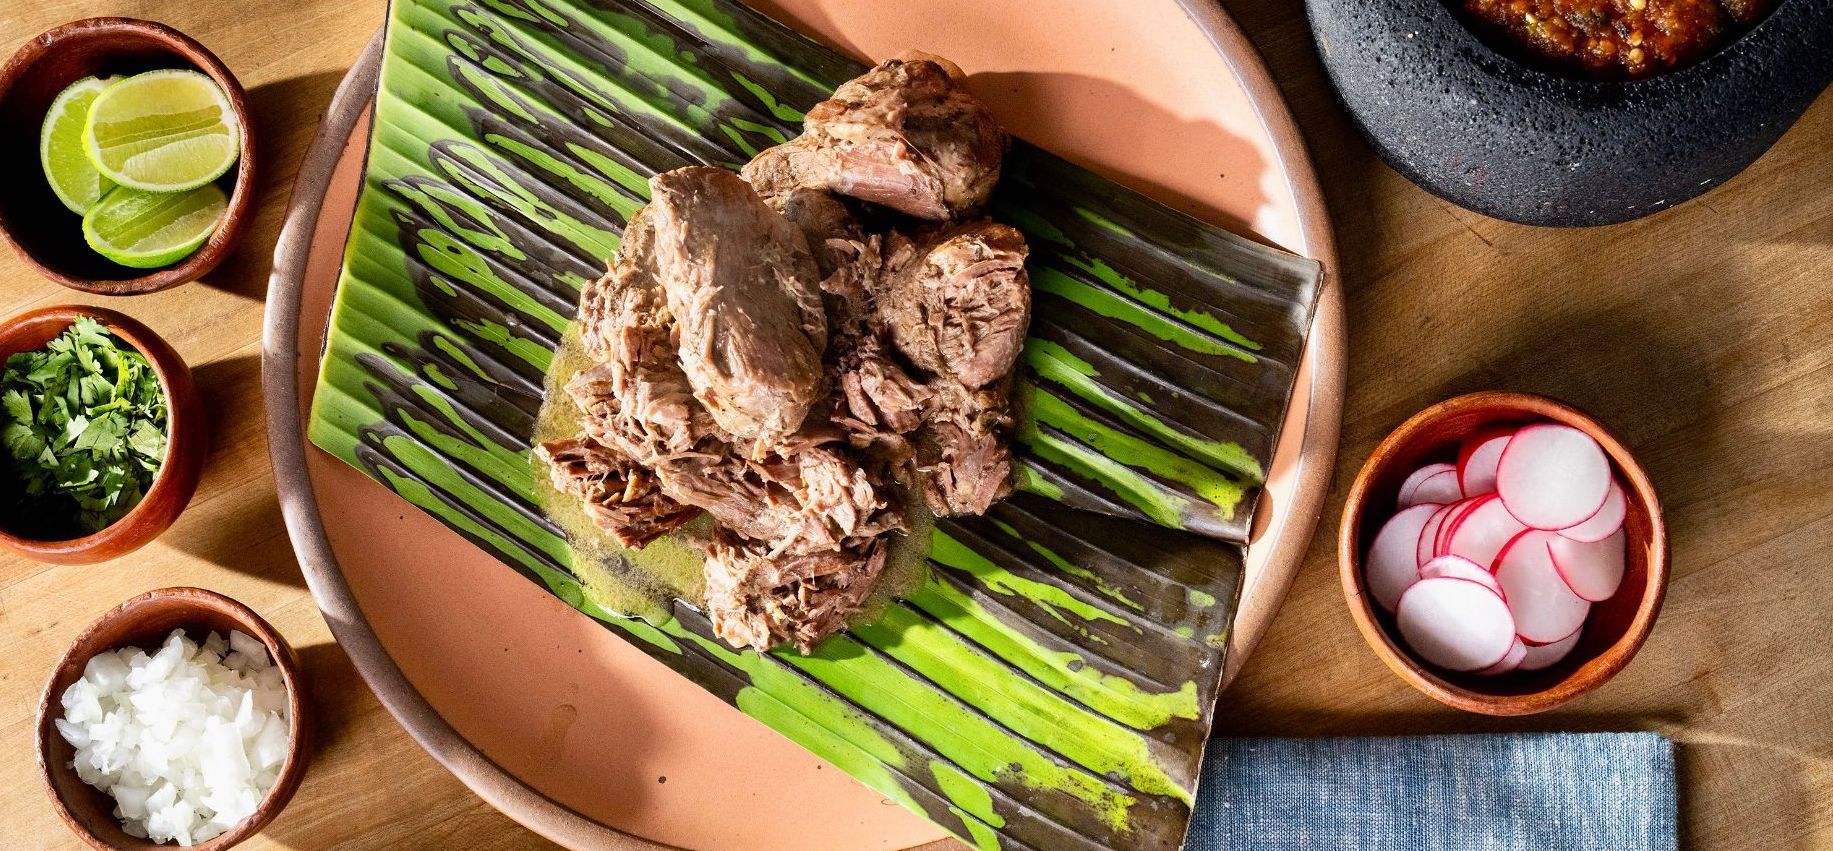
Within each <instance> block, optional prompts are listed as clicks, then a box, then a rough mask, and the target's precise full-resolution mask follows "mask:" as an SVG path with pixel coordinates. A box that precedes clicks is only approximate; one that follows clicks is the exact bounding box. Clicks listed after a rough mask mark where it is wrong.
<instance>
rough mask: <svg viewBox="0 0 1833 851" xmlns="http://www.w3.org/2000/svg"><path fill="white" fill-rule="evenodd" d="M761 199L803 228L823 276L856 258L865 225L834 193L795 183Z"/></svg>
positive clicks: (864, 234)
mask: <svg viewBox="0 0 1833 851" xmlns="http://www.w3.org/2000/svg"><path fill="white" fill-rule="evenodd" d="M764 201H765V202H766V203H768V204H770V206H771V208H772V209H775V210H776V211H777V212H779V213H782V214H783V218H785V219H788V220H789V221H790V223H791V224H793V225H795V226H796V228H797V229H799V230H801V231H802V237H803V238H804V239H806V240H807V241H808V249H809V251H811V252H813V253H814V256H815V266H816V268H817V269H818V270H820V272H821V277H822V279H824V280H825V279H826V278H828V277H830V276H832V275H833V274H834V272H835V271H837V270H839V269H840V268H841V267H842V266H845V265H847V264H849V263H851V262H853V261H855V260H856V259H857V257H858V254H859V249H858V246H859V244H861V243H864V242H865V241H866V238H867V237H866V229H865V227H864V226H862V225H860V223H859V219H858V217H856V216H854V215H853V211H852V210H851V209H849V208H848V207H847V204H846V202H845V201H842V200H840V198H839V197H838V196H836V195H835V194H834V193H832V192H829V191H827V190H825V189H809V188H806V187H800V186H797V187H793V188H791V189H789V191H788V192H786V193H784V194H782V195H768V196H764ZM830 330H831V329H830Z"/></svg>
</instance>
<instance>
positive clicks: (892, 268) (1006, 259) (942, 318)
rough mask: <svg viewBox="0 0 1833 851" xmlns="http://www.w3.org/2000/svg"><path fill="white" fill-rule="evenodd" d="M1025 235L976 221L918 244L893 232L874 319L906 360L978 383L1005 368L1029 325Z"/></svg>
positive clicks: (1013, 358)
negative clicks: (876, 316)
mask: <svg viewBox="0 0 1833 851" xmlns="http://www.w3.org/2000/svg"><path fill="white" fill-rule="evenodd" d="M1026 251H1027V249H1026V246H1025V237H1024V234H1021V233H1019V232H1018V231H1017V230H1014V229H1013V228H1010V227H1007V226H1005V225H1002V224H998V223H996V222H992V221H979V222H973V223H971V224H966V225H961V226H959V227H955V228H950V229H947V230H944V231H941V232H939V233H936V234H933V235H931V236H929V237H928V239H927V240H926V241H925V242H922V243H919V242H915V241H912V240H910V239H909V238H907V237H904V236H902V235H895V234H894V235H893V236H892V238H891V243H890V245H889V247H888V248H887V250H886V259H885V266H886V271H885V273H884V276H883V281H882V285H883V288H884V289H883V292H881V293H879V296H878V299H877V313H878V318H879V322H880V323H881V325H882V326H883V327H884V329H885V331H886V333H887V334H888V335H889V336H890V338H891V340H892V341H893V342H894V343H896V345H897V348H898V350H899V351H900V352H902V353H903V354H904V356H905V357H907V358H909V359H910V362H911V363H914V364H916V365H917V366H919V367H922V368H923V369H926V370H929V371H930V372H933V373H937V374H940V375H947V376H952V377H954V378H955V379H956V380H958V381H960V382H961V383H962V384H964V385H966V386H967V387H969V388H974V387H985V386H987V385H988V384H990V383H992V382H993V381H995V380H997V379H999V378H1000V377H1001V376H1004V375H1006V374H1007V373H1009V372H1011V371H1012V364H1013V363H1014V362H1016V361H1017V359H1018V353H1019V349H1020V348H1022V347H1023V346H1024V342H1025V329H1026V328H1027V326H1029V325H1030V323H1031V282H1030V279H1029V278H1028V277H1027V276H1026V274H1025V255H1026Z"/></svg>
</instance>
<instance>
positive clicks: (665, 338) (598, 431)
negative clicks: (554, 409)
mask: <svg viewBox="0 0 1833 851" xmlns="http://www.w3.org/2000/svg"><path fill="white" fill-rule="evenodd" d="M646 219H647V217H646V216H645V215H643V214H642V213H639V214H638V215H637V216H636V217H635V218H634V219H632V221H631V226H630V227H629V228H628V229H626V231H625V237H624V245H623V248H622V249H620V251H619V253H618V259H617V261H616V262H615V263H614V264H613V265H612V268H611V271H610V272H609V273H607V274H606V275H605V276H604V277H602V278H599V279H598V280H596V281H593V282H592V283H591V284H588V285H587V286H586V288H585V292H584V293H583V294H582V296H581V301H580V322H581V329H580V336H581V338H582V340H583V342H584V344H585V349H586V351H587V352H588V353H590V354H591V355H592V356H593V357H595V358H597V359H598V361H599V363H598V365H597V366H594V367H592V368H591V369H587V370H583V371H581V372H580V373H579V374H578V375H575V376H574V377H573V378H572V380H570V381H568V382H567V384H566V392H567V395H569V396H571V397H572V399H573V401H574V403H575V404H577V405H578V406H579V410H580V413H581V415H582V419H583V423H584V426H585V430H586V434H588V435H590V436H591V437H592V438H593V439H595V440H597V441H599V442H600V443H603V444H605V445H607V446H610V447H612V448H614V449H616V450H618V451H619V452H621V453H623V454H624V455H625V456H626V457H628V458H630V459H631V460H633V461H635V462H636V463H638V464H640V465H642V466H646V467H654V466H655V465H656V464H657V463H658V461H659V460H660V459H663V458H668V457H673V456H676V455H680V454H682V453H688V452H693V451H695V449H696V448H697V447H699V446H700V445H701V444H702V443H704V442H706V441H708V440H717V439H718V436H717V432H718V429H717V427H716V426H715V425H714V423H713V420H712V417H711V416H710V415H709V414H708V413H707V411H706V410H705V409H704V408H702V407H701V406H700V404H699V403H698V402H696V401H695V400H694V396H693V392H692V388H691V387H690V386H689V385H688V382H687V376H686V375H685V374H684V373H683V372H682V371H681V365H680V363H678V362H677V361H676V359H675V350H676V345H675V343H674V337H673V321H672V320H671V319H670V317H669V313H668V305H667V303H666V301H665V300H664V298H663V294H662V292H661V290H660V289H659V288H658V285H657V284H656V283H655V281H654V279H653V277H652V276H650V275H649V274H648V273H647V269H648V268H649V267H648V265H647V263H646V262H645V261H644V260H643V258H645V257H646V256H647V255H646V254H645V253H644V252H645V250H646V249H645V246H646V244H647V243H646V239H647V234H648V231H647V228H646V226H645V225H644V224H643V223H644V222H645V221H646Z"/></svg>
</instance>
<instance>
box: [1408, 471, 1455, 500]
mask: <svg viewBox="0 0 1833 851" xmlns="http://www.w3.org/2000/svg"><path fill="white" fill-rule="evenodd" d="M1442 473H1451V474H1452V475H1453V477H1454V480H1455V476H1456V474H1457V468H1456V467H1453V466H1452V465H1450V464H1427V465H1426V466H1424V467H1421V468H1419V469H1417V470H1414V471H1413V475H1410V476H1408V477H1407V480H1406V481H1404V482H1401V483H1400V497H1399V499H1398V502H1399V505H1400V507H1401V508H1411V507H1413V506H1415V505H1418V504H1420V503H1422V502H1438V503H1446V502H1451V501H1452V500H1455V499H1457V497H1455V496H1454V497H1452V498H1451V499H1437V500H1429V499H1420V498H1419V487H1420V485H1423V484H1425V483H1426V480H1427V479H1430V478H1432V477H1433V476H1437V475H1440V474H1442Z"/></svg>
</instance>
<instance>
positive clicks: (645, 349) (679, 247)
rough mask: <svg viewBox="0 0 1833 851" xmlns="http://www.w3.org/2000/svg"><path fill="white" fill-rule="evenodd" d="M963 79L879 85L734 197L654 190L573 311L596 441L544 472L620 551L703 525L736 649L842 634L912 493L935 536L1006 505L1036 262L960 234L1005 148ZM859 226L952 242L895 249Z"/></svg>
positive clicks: (913, 63)
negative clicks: (902, 227) (945, 518)
mask: <svg viewBox="0 0 1833 851" xmlns="http://www.w3.org/2000/svg"><path fill="white" fill-rule="evenodd" d="M960 78H961V74H960V69H958V68H954V67H953V66H952V65H951V64H949V63H947V62H946V61H943V60H938V59H933V58H925V57H911V58H902V59H896V60H891V61H888V62H886V63H884V64H882V65H879V66H878V67H876V68H874V69H872V70H871V71H870V72H868V73H867V74H865V75H864V76H862V77H860V78H858V79H856V80H853V81H851V82H849V83H847V84H845V85H843V86H842V87H841V88H840V89H839V90H838V91H836V92H835V93H834V97H833V98H832V99H830V100H828V101H826V102H824V103H822V104H820V105H818V106H816V107H815V108H814V109H813V110H811V111H810V112H809V114H808V120H807V122H806V124H805V129H804V133H803V135H802V136H800V137H798V138H797V139H796V140H794V141H792V142H790V143H787V144H785V145H780V146H778V147H776V148H772V149H770V150H769V151H766V152H764V154H762V155H760V156H759V157H758V158H757V159H756V160H753V161H752V163H751V164H750V165H748V166H746V168H745V171H744V177H743V178H742V179H741V178H740V177H739V176H737V175H734V174H732V173H731V172H728V171H725V170H723V169H718V168H712V167H691V168H684V169H677V170H675V171H671V172H666V173H664V174H659V175H656V176H655V177H654V178H652V179H651V181H650V189H651V194H652V200H651V202H650V204H649V205H648V206H646V207H644V208H643V209H642V210H640V211H638V213H637V214H636V215H635V216H633V217H632V218H631V220H630V222H629V224H628V226H627V227H626V230H625V233H624V241H623V245H622V247H621V248H620V249H619V251H618V256H617V257H616V258H615V259H614V261H613V262H612V264H611V268H610V270H609V271H608V272H607V273H606V275H605V276H604V277H603V278H600V279H599V280H597V281H594V282H593V283H592V284H591V285H589V286H587V287H586V290H585V292H584V293H583V294H582V296H581V300H580V317H579V318H580V332H581V336H582V338H583V340H584V343H585V349H586V352H587V353H588V354H589V355H590V356H591V357H592V358H593V359H594V360H595V361H596V364H595V365H594V366H592V367H591V368H588V369H585V370H582V371H581V372H580V373H579V374H578V375H576V376H574V377H573V378H572V379H571V380H570V381H569V382H568V383H567V385H566V392H567V394H568V395H569V396H570V397H571V398H572V399H573V401H574V402H575V403H576V404H577V406H578V407H579V409H580V412H581V414H582V417H581V419H582V424H583V428H584V430H585V434H584V435H582V436H580V437H578V438H574V439H571V440H564V441H556V442H553V443H549V444H546V445H544V446H542V447H540V448H539V455H540V457H541V458H542V459H543V460H544V461H545V462H546V463H547V464H548V466H549V474H550V475H551V476H552V477H553V480H554V482H555V484H556V486H558V487H560V488H562V489H564V490H566V491H567V492H569V493H573V494H577V495H578V496H579V497H580V498H581V499H582V500H584V501H585V503H586V510H587V511H588V512H589V513H590V515H591V516H592V518H593V519H594V521H595V522H596V523H597V524H598V525H599V526H601V527H603V528H605V529H606V530H608V531H610V532H611V533H612V534H613V535H615V536H616V537H617V539H618V540H619V541H620V542H622V543H624V544H625V545H626V546H642V545H644V544H646V543H648V542H649V541H651V540H654V539H655V538H656V537H657V536H659V535H661V534H664V533H666V532H667V531H669V530H671V529H674V528H677V527H678V526H679V525H680V524H682V523H684V522H686V521H687V520H688V519H689V518H692V517H693V516H695V515H696V514H697V513H699V512H700V511H705V512H706V513H708V514H710V515H711V516H712V519H713V520H714V521H715V525H716V531H715V532H714V535H713V537H712V539H711V540H710V541H706V542H704V544H703V546H704V547H705V549H706V556H707V558H706V566H705V571H706V589H707V590H706V597H705V601H704V602H705V607H706V611H707V613H708V615H709V617H710V618H711V619H712V622H713V625H714V628H715V630H716V631H717V633H718V634H719V636H720V637H721V638H722V639H724V640H725V641H727V642H729V643H731V644H732V645H734V646H737V647H751V648H755V649H758V650H766V649H769V648H771V647H773V646H776V645H778V644H782V643H785V642H788V643H792V644H794V645H795V646H796V647H798V648H800V649H801V650H802V651H803V652H808V651H810V650H811V649H812V648H813V647H814V645H815V644H816V643H818V642H819V641H820V640H821V639H823V638H825V637H826V636H828V635H830V634H832V633H833V632H835V631H836V630H839V629H842V628H844V626H845V624H846V620H847V618H848V617H850V616H851V615H852V614H854V613H855V612H857V611H858V610H859V607H860V605H861V604H862V602H863V601H864V600H865V598H866V596H867V595H868V594H869V593H870V591H871V589H872V586H873V584H874V583H876V582H877V579H878V575H879V573H880V572H881V571H882V570H883V568H884V563H885V558H886V551H887V548H888V542H889V536H890V535H892V534H894V533H897V532H901V531H903V530H904V521H903V517H902V514H901V511H900V509H901V508H902V506H903V504H904V503H905V502H907V501H908V500H910V499H914V498H916V497H915V492H916V491H917V490H918V482H919V481H921V482H923V483H924V484H923V486H922V488H921V489H922V491H923V497H924V499H925V500H926V501H927V502H928V503H929V505H930V506H931V507H932V508H933V509H934V510H935V511H936V513H938V514H967V513H981V512H984V511H986V510H987V508H988V507H989V506H990V505H991V504H992V503H993V501H995V500H997V499H999V498H1000V497H1002V496H1004V495H1006V494H1007V493H1008V492H1009V491H1010V490H1011V479H1012V459H1011V456H1010V454H1009V451H1008V449H1007V447H1006V444H1005V440H1004V437H1005V433H1006V431H1008V430H1009V429H1010V427H1011V414H1010V410H1009V408H1010V401H1009V397H1010V386H1011V378H1010V373H1011V370H1012V367H1013V364H1014V362H1015V360H1016V358H1017V356H1018V351H1019V346H1020V345H1021V344H1022V340H1023V337H1024V334H1025V327H1026V325H1027V323H1028V322H1029V319H1030V310H1031V304H1030V291H1029V283H1028V281H1027V279H1026V277H1025V270H1024V261H1025V254H1026V248H1025V242H1024V238H1023V237H1022V236H1021V235H1020V234H1019V233H1018V232H1017V231H1015V230H1013V229H1011V228H1009V227H1006V226H1004V225H999V224H995V223H993V222H991V221H986V220H980V221H969V222H967V223H958V222H959V221H960V220H961V219H962V217H964V216H966V215H968V214H970V213H972V211H974V210H976V209H978V208H980V207H981V206H983V205H984V204H985V203H986V200H987V198H988V196H989V195H990V193H991V192H992V189H993V185H994V183H995V182H996V181H997V180H998V176H999V164H1000V159H1001V157H1002V156H1003V155H1004V153H1005V149H1006V145H1007V138H1006V135H1005V131H1004V130H1003V129H1001V128H1000V127H999V125H998V124H997V123H996V122H995V121H993V119H992V116H991V114H990V112H988V111H987V109H986V108H985V107H984V106H983V105H981V104H980V103H979V102H978V101H976V100H974V99H973V97H972V96H971V95H969V94H967V92H966V91H965V90H964V89H962V88H961V86H960V85H959V80H960ZM862 202H863V203H862ZM872 204H878V205H883V206H885V207H889V208H891V209H892V210H893V211H896V212H898V213H903V214H906V215H909V216H915V217H918V218H921V219H926V220H929V221H931V222H942V223H944V224H940V225H934V226H925V229H924V230H922V231H920V232H918V234H917V236H915V237H914V238H913V237H908V236H904V235H902V234H899V233H895V232H893V233H890V234H889V235H887V234H885V233H883V229H884V222H885V221H886V220H887V218H886V216H887V214H885V213H883V211H880V212H878V213H874V212H873V211H872V209H871V207H870V205H872ZM905 221H908V220H905ZM919 468H920V470H921V472H922V473H923V474H925V475H922V476H919Z"/></svg>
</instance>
